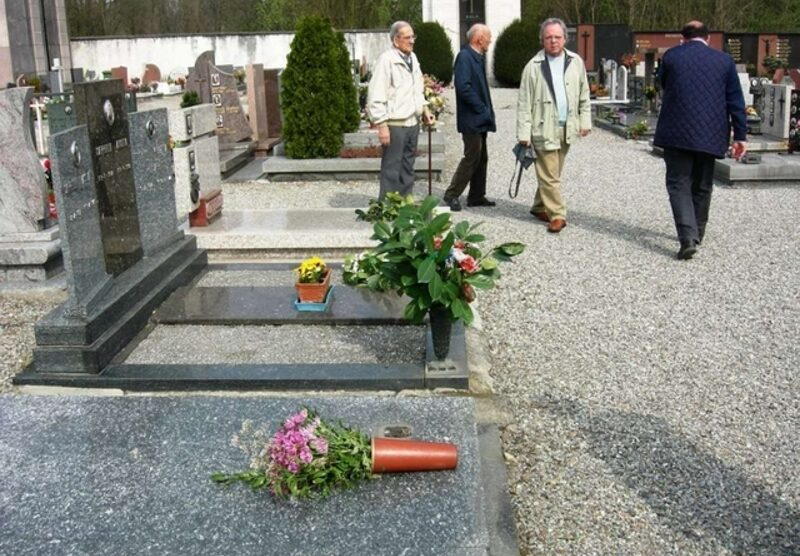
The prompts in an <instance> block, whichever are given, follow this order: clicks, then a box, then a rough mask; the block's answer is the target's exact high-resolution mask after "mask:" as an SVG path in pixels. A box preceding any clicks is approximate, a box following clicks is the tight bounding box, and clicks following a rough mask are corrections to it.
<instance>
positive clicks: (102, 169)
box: [74, 79, 142, 276]
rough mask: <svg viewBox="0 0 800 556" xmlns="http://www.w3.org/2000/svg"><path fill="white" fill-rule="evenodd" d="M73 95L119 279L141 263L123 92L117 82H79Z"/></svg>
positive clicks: (109, 265)
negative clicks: (87, 136) (85, 134)
mask: <svg viewBox="0 0 800 556" xmlns="http://www.w3.org/2000/svg"><path fill="white" fill-rule="evenodd" d="M74 94H75V113H76V118H77V121H78V122H79V123H82V124H83V123H85V124H86V127H87V129H88V132H89V142H90V144H91V147H92V148H91V158H92V169H93V170H94V182H95V189H96V190H97V202H98V204H99V210H100V229H101V235H102V238H103V247H104V251H105V261H106V270H107V271H108V273H109V274H113V275H114V276H117V275H119V274H121V273H122V272H123V271H125V270H126V269H128V268H130V267H131V266H133V264H134V263H136V261H138V260H140V259H141V258H142V242H141V234H140V230H139V217H138V213H137V206H136V191H135V187H134V181H133V162H132V159H131V149H130V139H129V133H128V115H127V112H126V110H125V103H126V101H125V92H124V90H123V86H122V81H121V80H119V79H113V80H106V81H96V82H93V83H78V84H76V85H75V88H74Z"/></svg>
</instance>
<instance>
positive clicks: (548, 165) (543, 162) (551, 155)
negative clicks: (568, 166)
mask: <svg viewBox="0 0 800 556" xmlns="http://www.w3.org/2000/svg"><path fill="white" fill-rule="evenodd" d="M564 133H566V130H564ZM564 139H565V137H563V136H562V137H561V148H560V149H559V150H557V151H540V150H539V149H536V162H535V163H534V166H535V167H536V178H537V180H538V182H539V187H538V188H537V189H536V196H535V197H534V198H533V207H531V212H546V213H547V215H548V216H549V217H550V220H556V219H558V218H561V219H563V220H566V219H567V206H566V205H565V204H564V200H563V199H562V198H561V172H562V171H563V170H564V159H565V158H566V157H567V152H568V151H569V144H567V142H566V141H565V140H564Z"/></svg>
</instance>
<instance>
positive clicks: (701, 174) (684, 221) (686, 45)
mask: <svg viewBox="0 0 800 556" xmlns="http://www.w3.org/2000/svg"><path fill="white" fill-rule="evenodd" d="M681 34H682V35H683V38H684V42H683V44H681V45H680V46H676V47H673V48H670V49H669V50H668V51H667V52H666V53H665V54H664V57H663V58H662V60H661V68H660V71H659V75H658V79H659V81H660V84H661V90H662V91H663V94H662V95H663V96H662V104H661V113H660V114H659V116H658V125H657V126H656V134H655V138H654V140H653V143H654V144H655V145H657V146H659V147H662V148H663V149H664V162H665V163H666V167H667V180H666V181H667V193H668V194H669V202H670V205H672V216H673V218H674V220H675V229H676V230H677V232H678V241H679V242H680V249H679V251H678V259H682V260H686V259H691V258H692V257H693V256H694V254H695V253H696V252H697V246H698V245H700V243H701V242H702V241H703V236H704V235H705V232H706V223H707V222H708V212H709V208H710V207H711V190H712V189H713V178H714V162H715V159H717V158H722V157H724V156H725V152H726V151H727V149H728V143H729V142H730V133H731V126H733V139H734V140H733V155H734V157H735V158H736V159H737V160H738V159H740V158H741V157H742V156H744V153H745V152H746V151H747V143H746V141H747V116H746V115H745V111H744V97H743V96H742V87H741V85H740V83H739V78H738V76H737V74H736V65H735V64H734V62H733V58H731V57H730V56H729V55H728V54H726V53H724V52H720V51H718V50H715V49H713V48H711V47H709V46H708V29H707V28H706V26H705V25H704V24H703V23H701V22H700V21H690V22H689V23H687V24H686V26H685V27H684V28H683V31H682V32H681Z"/></svg>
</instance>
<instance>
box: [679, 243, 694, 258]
mask: <svg viewBox="0 0 800 556" xmlns="http://www.w3.org/2000/svg"><path fill="white" fill-rule="evenodd" d="M695 253H697V247H696V246H695V243H694V241H690V242H689V243H682V244H681V248H680V250H679V251H678V259H680V260H682V261H688V260H689V259H691V258H692V257H694V254H695Z"/></svg>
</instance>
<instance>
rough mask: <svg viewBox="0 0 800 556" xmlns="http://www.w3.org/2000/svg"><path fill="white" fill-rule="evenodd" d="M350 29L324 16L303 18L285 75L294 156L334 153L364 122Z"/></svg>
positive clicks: (287, 135)
mask: <svg viewBox="0 0 800 556" xmlns="http://www.w3.org/2000/svg"><path fill="white" fill-rule="evenodd" d="M349 58H350V55H349V53H348V50H347V46H346V44H345V40H344V35H342V34H341V33H338V32H336V31H334V30H333V28H332V27H331V25H330V23H329V22H328V21H327V20H325V19H322V18H320V17H307V18H304V19H302V20H301V21H300V24H299V25H298V28H297V32H296V33H295V37H294V40H292V44H291V50H290V52H289V56H288V58H287V61H286V69H285V70H284V71H283V74H282V76H281V80H282V82H283V88H282V93H281V108H282V109H283V116H284V120H283V139H284V141H285V143H286V154H287V156H289V158H333V157H335V156H337V155H338V153H339V151H340V150H341V148H342V144H343V143H344V139H343V134H344V133H345V132H349V131H354V130H355V129H357V128H358V124H359V121H360V113H359V106H358V95H357V92H356V88H355V83H354V82H353V78H352V75H351V64H350V59H349Z"/></svg>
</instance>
